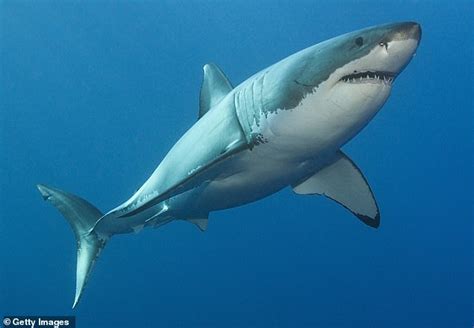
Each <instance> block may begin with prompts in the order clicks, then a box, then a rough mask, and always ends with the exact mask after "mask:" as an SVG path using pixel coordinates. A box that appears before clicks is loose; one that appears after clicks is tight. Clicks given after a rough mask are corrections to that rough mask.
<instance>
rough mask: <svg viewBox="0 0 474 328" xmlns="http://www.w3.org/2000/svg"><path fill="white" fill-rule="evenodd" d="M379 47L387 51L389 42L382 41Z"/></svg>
mask: <svg viewBox="0 0 474 328" xmlns="http://www.w3.org/2000/svg"><path fill="white" fill-rule="evenodd" d="M379 46H381V47H385V49H387V46H388V45H387V42H383V41H382V42H379Z"/></svg>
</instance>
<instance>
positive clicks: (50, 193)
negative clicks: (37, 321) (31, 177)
mask: <svg viewBox="0 0 474 328" xmlns="http://www.w3.org/2000/svg"><path fill="white" fill-rule="evenodd" d="M37 188H38V190H39V192H40V193H41V196H43V199H44V200H46V201H48V202H50V203H51V204H52V205H53V206H54V207H56V209H57V210H58V211H59V212H61V214H62V215H63V216H64V217H65V218H66V220H67V221H68V222H69V224H70V225H71V228H72V230H73V231H74V235H75V237H76V241H77V266H76V295H75V297H74V303H73V305H72V308H75V307H76V305H77V303H78V302H79V300H80V298H81V295H82V292H83V290H84V287H85V286H86V284H87V281H88V279H89V276H90V273H91V271H92V268H93V266H94V263H95V261H96V259H97V258H98V257H99V255H100V252H101V251H102V249H103V248H104V247H105V244H106V243H107V240H108V236H102V235H99V234H97V233H96V232H95V231H94V230H93V228H94V225H95V223H96V222H97V221H98V220H99V219H100V218H101V217H102V213H101V212H100V211H99V210H98V209H97V208H95V207H94V206H93V205H91V204H90V203H89V202H87V201H85V200H84V199H82V198H80V197H78V196H76V195H73V194H70V193H67V192H65V191H62V190H59V189H56V188H52V187H48V186H45V185H42V184H39V185H37Z"/></svg>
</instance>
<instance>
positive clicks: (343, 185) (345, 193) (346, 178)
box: [293, 151, 380, 228]
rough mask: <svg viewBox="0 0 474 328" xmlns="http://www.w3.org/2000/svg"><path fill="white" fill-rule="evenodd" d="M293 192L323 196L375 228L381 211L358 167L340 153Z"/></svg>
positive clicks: (294, 188) (378, 222)
mask: <svg viewBox="0 0 474 328" xmlns="http://www.w3.org/2000/svg"><path fill="white" fill-rule="evenodd" d="M293 191H294V192H295V193H297V194H302V195H323V196H326V197H328V198H330V199H332V200H334V201H336V202H337V203H339V204H341V205H342V206H344V207H345V208H347V209H348V210H349V211H351V212H352V213H353V214H354V215H355V216H357V217H358V218H359V219H360V220H361V221H362V222H364V223H365V224H367V225H369V226H371V227H374V228H377V227H378V226H379V224H380V212H379V208H378V206H377V202H376V201H375V197H374V194H373V193H372V190H371V189H370V186H369V184H368V183H367V180H366V179H365V177H364V175H363V174H362V172H361V171H360V170H359V168H358V167H357V166H356V165H355V164H354V162H352V161H351V160H350V158H349V157H347V156H346V155H345V154H344V153H343V152H342V151H339V152H338V154H337V156H336V158H335V159H334V161H332V162H331V163H330V164H329V165H327V166H326V167H324V168H323V169H321V170H319V171H318V172H317V173H316V174H314V175H312V176H310V177H309V178H307V179H306V180H304V181H303V182H301V183H299V184H298V185H295V186H293Z"/></svg>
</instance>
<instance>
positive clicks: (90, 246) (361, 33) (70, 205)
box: [37, 22, 421, 308]
mask: <svg viewBox="0 0 474 328" xmlns="http://www.w3.org/2000/svg"><path fill="white" fill-rule="evenodd" d="M420 39H421V27H420V25H419V24H418V23H416V22H399V23H391V24H384V25H378V26H373V27H368V28H365V29H361V30H358V31H355V32H350V33H347V34H343V35H340V36H337V37H334V38H332V39H329V40H327V41H324V42H321V43H318V44H316V45H313V46H310V47H309V48H306V49H304V50H301V51H299V52H297V53H295V54H293V55H290V56H289V57H286V58H285V59H283V60H281V61H279V62H277V63H276V64H273V65H272V66H269V67H268V68H265V69H263V70H261V71H260V72H258V73H256V74H255V75H253V76H251V77H250V78H248V79H247V80H245V81H244V82H242V83H241V84H240V85H238V86H236V87H233V85H232V84H231V82H230V81H229V80H228V78H227V77H226V76H225V74H224V73H223V71H222V70H221V69H220V68H218V67H217V66H216V65H215V64H212V63H211V64H206V65H205V66H204V67H203V71H204V78H203V82H202V86H201V90H200V100H199V112H198V117H197V121H196V122H195V123H194V124H193V125H192V126H191V127H190V128H189V130H187V132H186V133H185V134H184V135H183V136H182V137H181V138H180V139H179V140H178V141H177V142H176V143H175V144H174V146H173V147H172V148H171V149H170V150H169V152H168V153H167V155H166V156H165V157H164V158H163V160H162V161H161V163H160V164H159V165H158V167H157V168H156V169H155V170H154V172H153V173H152V175H151V176H150V177H149V178H148V179H147V180H146V181H145V183H144V184H143V185H142V186H141V187H140V188H139V189H138V190H137V191H136V192H135V193H134V194H133V195H132V196H131V197H130V198H129V199H128V200H126V201H125V202H123V203H122V204H120V205H119V206H117V207H115V208H113V209H112V210H110V211H108V212H107V213H105V214H103V213H102V212H101V211H100V210H99V209H97V208H96V207H95V206H94V205H92V204H91V203H89V202H88V201H86V200H85V199H83V198H81V197H79V196H76V195H74V194H71V193H68V192H66V191H63V190H60V189H57V188H55V187H51V186H47V185H44V184H38V185H37V188H38V190H39V192H40V193H41V195H42V197H43V199H44V200H46V201H47V202H49V203H51V204H52V205H53V206H54V207H56V209H57V210H59V212H60V213H61V214H62V215H63V216H64V217H65V219H66V220H67V221H68V223H69V224H70V226H71V228H72V230H73V232H74V235H75V238H76V241H77V266H76V290H75V297H74V303H73V308H75V307H76V306H77V304H78V302H79V300H80V298H81V295H82V293H83V290H84V287H85V286H86V284H87V281H88V280H89V277H90V274H91V271H92V268H93V266H94V264H95V263H96V260H97V258H98V257H99V255H100V253H101V251H102V250H103V249H104V247H105V245H106V244H107V243H108V241H109V240H110V238H111V237H112V236H114V235H118V234H126V233H134V232H138V231H140V230H142V229H143V228H149V227H153V228H157V227H160V226H163V225H165V224H167V223H170V222H172V221H175V220H186V221H188V222H190V223H192V224H194V225H196V226H197V227H198V228H199V229H200V230H202V231H204V230H206V229H207V226H208V220H209V213H211V212H215V211H219V210H224V209H228V208H232V207H237V206H241V205H244V204H248V203H251V202H254V201H257V200H260V199H262V198H265V197H267V196H269V195H271V194H274V193H276V192H278V191H280V190H282V189H284V188H286V187H290V188H292V189H293V191H294V192H295V193H296V194H298V195H322V196H325V197H327V198H328V199H331V200H333V201H335V202H337V203H339V204H340V205H341V206H343V207H345V208H346V209H347V210H348V211H350V212H351V213H352V214H353V215H354V216H355V217H357V218H358V219H360V221H361V222H363V223H364V224H366V225H368V226H370V227H374V228H377V227H378V226H379V224H380V211H379V207H378V205H377V202H376V199H375V197H374V193H373V192H372V190H371V188H370V186H369V184H368V182H367V179H366V178H365V177H364V175H363V173H362V172H361V170H360V169H359V168H358V166H357V165H356V164H355V163H354V162H353V161H352V160H351V159H350V158H349V156H347V155H346V154H345V153H344V152H343V151H342V150H341V147H342V146H344V145H345V144H346V143H347V142H348V141H350V140H351V139H352V138H353V137H355V136H356V135H357V134H358V133H359V132H360V131H361V130H362V129H363V128H364V127H365V126H366V125H367V124H368V123H369V122H370V121H371V120H372V118H373V117H374V116H375V115H376V114H377V112H378V111H379V110H380V109H381V107H382V106H383V105H384V103H385V102H386V101H387V99H388V97H389V95H390V93H391V90H392V87H393V85H394V81H395V80H396V78H397V77H398V75H399V74H400V73H401V72H402V71H403V70H404V68H405V67H406V66H407V65H408V63H409V62H410V61H411V59H412V58H413V57H414V55H415V53H416V50H417V48H418V46H419V43H420Z"/></svg>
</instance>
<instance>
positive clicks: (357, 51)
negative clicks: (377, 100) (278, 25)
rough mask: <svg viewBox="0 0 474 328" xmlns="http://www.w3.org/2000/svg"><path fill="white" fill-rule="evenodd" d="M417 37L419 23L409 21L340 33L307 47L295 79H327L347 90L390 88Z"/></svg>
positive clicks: (312, 82) (309, 81) (412, 52)
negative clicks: (304, 58) (302, 63)
mask: <svg viewBox="0 0 474 328" xmlns="http://www.w3.org/2000/svg"><path fill="white" fill-rule="evenodd" d="M420 38H421V28H420V25H419V24H417V23H412V22H406V23H397V24H389V25H382V26H376V27H371V28H367V29H364V30H360V31H356V32H352V33H349V34H345V35H342V36H339V37H337V38H334V39H331V40H328V41H326V42H323V43H320V44H319V45H316V46H315V47H314V48H313V49H312V51H311V50H310V51H308V53H307V58H306V60H305V62H306V67H305V69H303V70H302V71H301V72H300V75H299V76H298V77H297V79H296V81H297V82H299V83H301V84H303V85H319V84H321V83H322V82H327V83H328V84H329V86H330V87H335V86H338V87H344V88H347V89H348V90H357V89H358V90H364V91H367V92H380V91H381V90H387V91H389V90H390V87H391V86H392V83H393V81H394V80H395V78H396V77H397V76H398V74H400V73H401V71H402V70H403V69H404V68H405V67H406V66H407V64H408V63H409V62H410V60H411V59H412V58H413V56H414V55H415V51H416V49H417V47H418V44H419V42H420ZM310 49H311V48H310ZM321 73H323V74H321ZM374 87H375V88H374Z"/></svg>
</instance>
